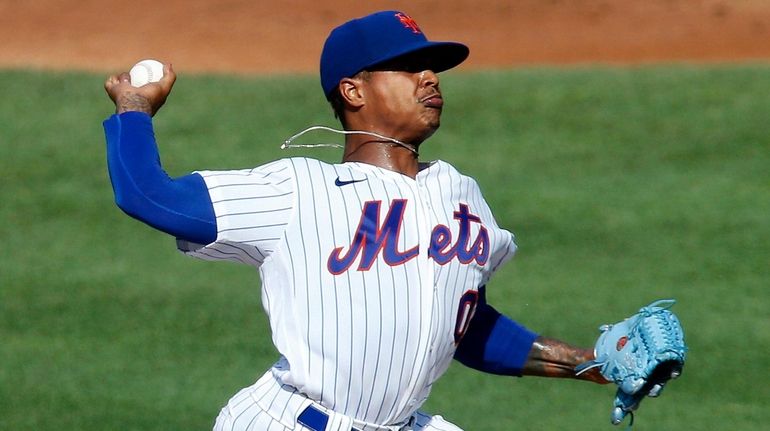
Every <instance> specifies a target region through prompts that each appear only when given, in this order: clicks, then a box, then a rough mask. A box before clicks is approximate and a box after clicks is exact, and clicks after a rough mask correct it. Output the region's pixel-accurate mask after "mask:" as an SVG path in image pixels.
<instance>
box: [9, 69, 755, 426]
mask: <svg viewBox="0 0 770 431" xmlns="http://www.w3.org/2000/svg"><path fill="white" fill-rule="evenodd" d="M102 81H103V77H102V76H96V75H90V74H76V73H67V74H56V73H42V72H29V71H4V72H0V89H2V90H1V91H0V97H2V99H0V172H1V173H2V174H1V175H2V182H1V183H0V198H1V199H2V204H1V205H0V221H1V223H0V239H2V244H3V247H2V249H1V250H0V429H2V430H11V429H13V430H54V429H55V430H116V429H121V430H205V429H210V427H211V424H212V423H213V420H214V417H215V416H216V414H217V412H218V411H219V408H220V407H221V405H222V404H223V403H224V402H225V401H226V400H227V399H228V398H229V397H230V396H231V395H232V394H233V393H234V392H235V391H237V390H238V389H239V388H241V387H243V386H246V385H248V384H250V383H251V382H252V381H254V380H255V379H256V377H257V376H259V375H261V374H262V372H263V371H264V370H265V369H266V368H267V367H268V366H269V365H270V364H271V363H272V362H273V361H274V360H275V359H276V353H275V351H274V349H273V347H272V344H271V343H270V336H269V329H268V327H267V325H266V318H265V316H264V314H263V311H262V309H261V305H260V301H259V280H258V276H257V274H256V273H255V272H254V271H253V270H252V269H250V268H247V267H240V266H237V265H234V264H226V263H220V264H217V263H207V262H202V261H196V260H194V259H190V258H186V257H184V256H182V255H181V254H179V253H178V252H177V251H176V250H175V245H174V241H173V239H172V238H170V237H166V236H164V235H163V234H159V233H157V232H154V231H152V230H151V229H150V228H148V227H146V226H144V225H142V224H141V223H139V222H136V221H134V220H132V219H130V218H128V217H127V216H125V215H123V214H122V213H121V212H120V210H119V209H117V207H115V206H114V204H113V202H112V191H111V188H110V185H109V180H108V177H107V173H106V167H105V162H104V159H105V155H104V138H103V133H102V128H101V121H102V120H103V119H105V118H106V117H107V116H108V115H109V114H110V112H111V110H112V105H111V103H110V101H109V100H108V99H107V97H106V96H105V95H104V92H103V90H102ZM442 86H443V90H444V93H445V96H446V100H447V106H446V107H445V112H444V117H443V126H442V129H441V130H440V131H439V132H438V133H437V134H436V135H435V136H434V137H433V138H432V139H431V140H430V141H428V142H427V143H426V144H425V146H424V148H423V151H422V152H423V154H424V156H425V158H426V159H432V158H441V159H444V160H448V161H450V162H452V163H454V164H455V165H456V166H457V167H458V168H460V169H461V170H462V171H464V172H465V173H467V174H470V175H471V176H474V177H475V178H477V180H478V181H479V183H480V184H481V187H482V190H484V192H485V195H486V197H487V200H488V201H489V203H490V205H491V206H492V208H493V209H494V210H495V212H496V214H497V218H498V222H499V223H500V224H501V225H503V226H504V227H507V228H509V229H510V230H512V231H514V232H515V233H516V234H517V238H518V241H517V242H518V243H519V246H520V252H519V254H518V256H517V258H516V259H514V260H513V262H512V263H510V264H509V265H508V266H507V267H505V268H504V269H503V270H501V272H500V273H499V274H498V275H497V277H496V278H495V279H493V282H492V283H491V284H490V286H489V291H490V293H489V294H490V301H491V302H492V303H493V304H494V305H496V306H497V308H498V309H500V310H502V311H504V312H506V313H507V314H509V315H511V316H513V317H514V318H515V319H517V320H519V321H521V322H523V323H525V324H526V325H528V326H529V327H530V328H533V329H535V330H537V331H539V332H541V333H543V334H546V335H549V336H553V337H557V338H561V339H564V340H567V341H571V342H574V343H577V344H583V345H590V344H591V343H592V342H593V340H594V338H595V337H596V335H598V332H597V329H596V328H597V326H598V325H599V324H601V323H608V322H613V321H616V320H619V319H620V318H623V317H625V316H626V315H628V314H630V313H632V312H634V311H635V310H636V309H637V308H639V307H640V306H642V305H645V304H646V303H648V302H650V301H651V300H653V299H657V298H662V297H674V298H676V299H678V301H679V303H678V304H677V305H676V306H675V308H674V310H675V311H676V312H677V313H678V314H679V316H680V318H681V320H682V323H683V325H684V326H685V329H686V333H687V341H688V344H689V346H690V352H689V360H688V363H687V366H686V367H685V371H684V374H683V376H682V378H681V379H679V380H678V381H675V382H673V383H672V384H671V385H670V387H669V388H668V389H667V390H666V392H665V393H664V394H663V396H662V397H661V398H659V399H654V400H647V401H645V402H644V403H643V405H642V408H641V409H640V411H639V414H638V415H637V419H636V424H635V427H634V429H636V430H641V431H644V430H677V431H679V430H699V429H709V430H741V431H751V430H764V429H767V424H768V419H770V417H769V416H770V415H768V413H767V411H768V400H770V389H769V388H770V373H768V365H767V364H768V362H770V331H768V328H770V311H769V310H770V293H768V284H770V283H769V282H770V120H768V116H770V97H768V95H770V67H768V66H767V65H754V66H751V65H746V66H732V67H727V66H722V67H720V66H709V67H706V66H700V67H696V66H671V67H664V66H658V67H646V68H602V67H597V68H588V67H586V68H576V69H524V70H517V71H509V72H475V73H454V74H451V73H450V74H448V75H446V76H444V77H443V81H442ZM320 93H321V92H320V86H319V85H318V83H317V82H316V80H315V78H312V77H302V76H300V77H297V76H294V77H291V76H289V77H273V78H259V79H257V78H248V79H247V78H228V77H216V76H189V75H185V74H184V71H180V75H179V80H178V81H177V85H176V88H175V92H174V94H172V96H171V98H170V99H169V102H168V103H167V105H166V107H165V108H164V110H163V111H161V113H160V114H158V116H157V117H156V121H155V123H156V134H157V136H158V140H159V142H160V145H161V156H162V158H163V161H164V164H165V166H166V168H167V170H168V171H169V172H170V173H171V174H183V173H186V172H188V171H190V170H193V169H202V168H242V167H252V166H256V165H258V164H261V163H263V162H265V161H268V160H272V159H275V158H279V157H284V156H288V155H310V156H314V157H319V158H323V159H325V160H330V161H334V160H337V159H338V157H339V154H340V153H339V151H338V150H330V149H320V150H291V151H281V150H280V149H279V145H280V143H281V142H282V140H283V139H284V138H285V137H287V136H289V135H291V134H293V133H294V132H296V131H298V130H300V129H302V128H304V127H305V126H307V125H310V124H327V125H334V124H335V122H334V120H333V117H332V116H331V112H330V110H329V108H328V107H327V106H326V105H325V103H324V101H323V100H322V97H321V94H320ZM317 138H318V139H323V140H331V139H335V140H336V139H338V138H336V136H322V135H317ZM612 392H613V390H612V388H610V387H607V386H604V387H602V386H596V385H591V384H587V383H581V382H575V381H557V380H547V379H538V378H524V379H512V378H503V377H496V376H487V375H482V374H480V373H478V372H474V371H472V370H468V369H464V368H463V367H462V366H461V365H459V364H455V365H453V366H452V367H451V368H450V370H449V372H448V374H447V375H446V376H445V377H444V378H443V379H442V380H440V381H439V382H438V383H437V385H436V386H435V388H434V391H433V394H432V396H431V399H430V400H429V401H428V404H427V405H426V406H425V409H426V410H428V411H431V412H434V413H440V414H442V415H444V416H445V417H447V418H448V419H450V420H452V421H453V422H456V423H457V424H458V425H460V426H462V427H463V428H465V429H466V430H469V431H478V430H484V431H487V430H498V431H510V430H564V429H570V430H620V429H622V428H618V427H613V426H612V425H610V424H609V410H610V403H611V399H612Z"/></svg>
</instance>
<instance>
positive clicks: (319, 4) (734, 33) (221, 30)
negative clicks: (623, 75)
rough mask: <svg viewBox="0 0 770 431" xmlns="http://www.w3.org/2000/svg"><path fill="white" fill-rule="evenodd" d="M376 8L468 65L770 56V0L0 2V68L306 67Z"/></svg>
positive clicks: (221, 69)
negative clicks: (334, 34) (400, 16)
mask: <svg viewBox="0 0 770 431" xmlns="http://www.w3.org/2000/svg"><path fill="white" fill-rule="evenodd" d="M378 9H400V10H404V11H405V12H407V13H408V14H410V15H411V16H412V17H413V18H414V19H415V20H416V21H417V22H418V23H420V26H421V27H422V29H423V30H424V31H425V32H426V33H427V34H428V36H429V37H430V38H432V39H439V40H440V39H445V40H457V41H462V42H464V43H467V44H468V45H469V46H470V47H471V57H470V59H469V61H468V62H466V64H465V65H464V66H463V67H465V68H469V69H470V68H482V67H491V66H516V65H524V64H563V63H587V62H609V63H639V62H657V61H680V60H694V61H707V62H711V61H743V60H757V59H759V60H770V43H768V41H769V40H770V0H645V1H638V0H456V1H450V0H444V1H440V0H413V1H385V0H369V1H366V2H363V1H360V0H330V1H323V0H313V1H307V0H277V1H272V2H267V1H258V0H219V1H215V0H185V1H182V0H165V1H150V0H133V1H132V2H121V4H120V5H119V6H118V5H117V2H111V1H107V2H105V1H103V0H81V1H79V2H72V1H67V0H34V1H29V2H21V1H16V0H0V40H2V41H3V42H1V43H0V67H33V68H54V69H82V70H98V71H115V70H125V68H127V66H130V65H131V64H132V63H133V62H135V61H136V60H137V59H139V58H144V57H156V58H159V59H162V60H164V61H171V62H173V63H174V65H175V67H176V69H177V71H196V72H202V71H207V72H239V73H255V72H259V73H263V72H274V71H287V72H311V71H315V70H316V68H317V61H318V57H319V54H320V50H321V45H322V44H323V40H324V39H325V37H326V35H327V34H328V32H329V30H330V29H331V27H333V26H334V25H336V24H338V23H340V22H342V21H344V20H346V19H349V18H352V17H356V16H361V15H364V14H366V13H368V12H371V11H374V10H378Z"/></svg>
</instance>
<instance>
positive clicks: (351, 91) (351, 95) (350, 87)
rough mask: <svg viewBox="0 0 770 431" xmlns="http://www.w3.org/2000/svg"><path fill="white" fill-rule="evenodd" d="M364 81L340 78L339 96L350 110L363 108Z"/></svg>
mask: <svg viewBox="0 0 770 431" xmlns="http://www.w3.org/2000/svg"><path fill="white" fill-rule="evenodd" d="M363 83H364V81H363V80H361V79H357V78H342V80H341V81H340V84H339V90H340V96H341V97H342V101H343V102H345V106H346V107H347V108H348V109H350V110H354V111H355V110H358V109H360V108H361V107H362V106H364V89H363Z"/></svg>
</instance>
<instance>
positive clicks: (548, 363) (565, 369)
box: [522, 337, 604, 383]
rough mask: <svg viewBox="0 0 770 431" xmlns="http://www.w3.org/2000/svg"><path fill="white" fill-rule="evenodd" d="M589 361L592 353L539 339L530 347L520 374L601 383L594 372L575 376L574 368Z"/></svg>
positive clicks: (551, 340)
mask: <svg viewBox="0 0 770 431" xmlns="http://www.w3.org/2000/svg"><path fill="white" fill-rule="evenodd" d="M591 359H593V352H592V351H591V350H589V349H580V348H577V347H573V346H570V345H569V344H567V343H564V342H562V341H559V340H555V339H552V338H545V337H539V338H538V339H537V340H535V343H534V344H533V345H532V350H530V352H529V357H528V358H527V362H526V364H525V365H524V369H523V370H522V372H523V374H525V375H532V376H545V377H571V378H579V379H584V380H591V381H595V382H598V383H603V382H604V379H603V378H602V377H601V375H600V374H599V373H598V372H595V370H589V371H588V372H586V373H584V374H581V375H580V376H575V367H576V366H577V365H579V364H582V363H583V362H586V361H589V360H591Z"/></svg>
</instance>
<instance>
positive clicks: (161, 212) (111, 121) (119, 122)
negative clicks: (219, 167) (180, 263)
mask: <svg viewBox="0 0 770 431" xmlns="http://www.w3.org/2000/svg"><path fill="white" fill-rule="evenodd" d="M104 132H105V136H106V138H107V167H108V169H109V173H110V181H111V182H112V189H113V191H114V193H115V203H116V204H117V205H118V207H120V209H122V210H123V211H124V212H126V214H128V215H130V216H131V217H134V218H136V219H138V220H140V221H142V222H144V223H147V224H148V225H150V226H152V227H154V228H156V229H158V230H161V231H163V232H166V233H168V234H171V235H173V236H175V237H177V238H179V239H182V240H185V241H190V242H194V243H197V244H209V243H211V242H214V241H215V240H216V238H217V224H216V217H215V215H214V208H213V206H212V204H211V198H210V197H209V193H208V188H207V187H206V184H205V182H204V181H203V178H202V177H201V176H200V175H198V174H189V175H185V176H181V177H178V178H171V177H169V176H168V174H166V172H165V171H164V170H163V168H162V167H161V164H160V156H159V154H158V147H157V144H156V143H155V134H154V133H153V128H152V119H151V118H150V116H149V115H147V114H144V113H141V112H125V113H123V114H120V115H113V116H111V117H110V118H108V119H107V120H106V121H105V122H104Z"/></svg>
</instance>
